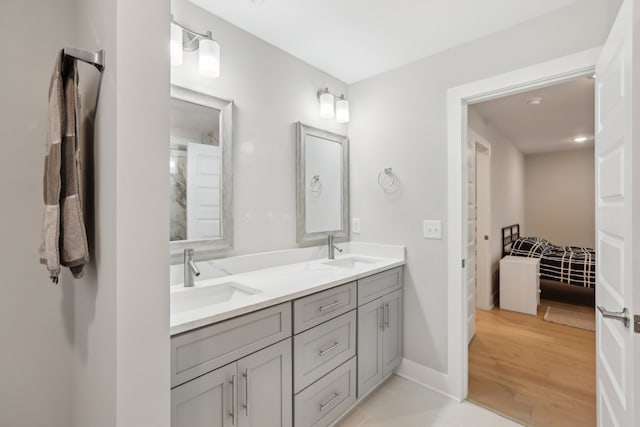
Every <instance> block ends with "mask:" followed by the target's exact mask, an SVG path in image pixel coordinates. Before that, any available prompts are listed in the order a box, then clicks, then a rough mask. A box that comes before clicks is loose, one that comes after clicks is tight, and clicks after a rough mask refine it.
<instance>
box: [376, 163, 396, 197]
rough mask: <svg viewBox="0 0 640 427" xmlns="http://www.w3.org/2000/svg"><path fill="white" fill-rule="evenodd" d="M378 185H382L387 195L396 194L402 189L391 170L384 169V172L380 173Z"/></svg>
mask: <svg viewBox="0 0 640 427" xmlns="http://www.w3.org/2000/svg"><path fill="white" fill-rule="evenodd" d="M378 184H380V186H381V187H382V189H383V190H384V192H385V193H395V192H396V191H398V188H399V187H400V181H399V180H398V177H397V176H396V174H394V173H393V170H392V169H391V168H384V170H382V171H380V173H379V174H378Z"/></svg>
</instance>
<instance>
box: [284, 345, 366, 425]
mask: <svg viewBox="0 0 640 427" xmlns="http://www.w3.org/2000/svg"><path fill="white" fill-rule="evenodd" d="M355 402H356V359H355V357H354V358H352V359H351V360H349V361H348V362H346V363H344V364H343V365H340V366H339V367H338V368H336V369H335V370H333V371H331V372H330V373H329V374H328V375H327V376H325V377H323V378H321V379H320V380H318V381H317V382H315V383H313V384H312V385H311V386H309V388H307V389H306V390H304V391H302V392H301V393H298V394H297V395H296V396H295V397H294V425H295V426H296V427H325V426H328V425H331V423H332V422H333V421H335V420H336V419H338V417H340V415H342V414H343V413H344V412H345V411H346V410H348V409H349V408H350V407H351V406H352V405H353V404H354V403H355Z"/></svg>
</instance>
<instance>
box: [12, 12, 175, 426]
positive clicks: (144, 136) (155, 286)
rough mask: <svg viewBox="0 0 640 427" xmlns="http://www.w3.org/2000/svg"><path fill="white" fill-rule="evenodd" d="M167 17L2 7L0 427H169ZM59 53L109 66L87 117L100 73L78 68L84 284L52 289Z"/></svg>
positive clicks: (64, 282) (69, 282)
mask: <svg viewBox="0 0 640 427" xmlns="http://www.w3.org/2000/svg"><path fill="white" fill-rule="evenodd" d="M143 16H144V31H145V37H139V36H140V20H141V18H142V17H143ZM168 21H169V2H168V1H166V2H160V3H158V2H156V1H151V0H143V1H137V2H128V1H124V0H118V1H116V2H104V1H100V0H60V1H55V2H51V1H46V0H9V1H3V2H2V3H0V33H1V34H2V37H0V40H1V41H0V46H1V47H2V52H3V54H4V55H5V58H6V60H5V61H3V73H2V77H3V78H2V81H1V83H0V87H1V89H2V94H3V96H2V97H0V116H1V117H2V126H0V140H2V141H3V149H4V153H3V155H2V156H0V174H1V175H0V194H2V198H3V200H5V201H6V203H5V204H4V205H3V206H4V208H5V209H3V214H2V221H0V236H2V246H1V247H2V249H1V253H0V260H1V261H0V267H2V268H1V271H2V274H3V279H2V281H1V283H2V292H3V297H2V298H0V342H2V351H0V366H1V368H0V378H1V379H2V380H1V381H0V425H2V426H8V427H9V426H10V427H23V426H24V427H41V426H42V427H44V426H47V427H69V426H77V427H86V426H91V427H101V426H110V427H112V426H115V425H118V426H123V427H124V426H132V427H134V426H135V427H137V426H142V425H153V426H159V427H164V426H167V427H168V426H169V372H168V367H169V347H168V343H169V339H168V328H167V325H168V317H169V308H168V295H167V292H166V288H167V286H168V244H167V242H168V228H167V223H168V204H167V198H166V195H167V194H166V185H164V184H163V185H158V183H159V182H161V183H166V182H167V180H166V173H167V169H168V151H167V149H166V147H167V146H168V134H169V133H168V132H169V131H168V93H169V91H168V88H169V72H168V68H169V64H168V55H167V53H168V49H167V46H168V39H169V34H168V26H167V22H168ZM149 40H156V41H157V43H149ZM65 45H72V46H73V45H76V46H78V47H81V48H86V49H99V48H104V49H105V50H106V61H107V67H106V70H105V72H104V74H103V76H102V79H101V87H100V101H99V102H98V103H97V105H98V109H97V112H95V113H94V112H93V111H92V110H94V109H95V106H96V100H95V94H96V93H97V90H98V82H99V81H100V76H99V74H98V72H97V71H96V70H95V69H94V68H92V67H90V66H87V65H80V81H81V93H82V105H83V109H82V112H81V118H82V122H83V124H82V131H83V135H84V137H85V141H86V142H87V144H85V145H84V146H83V147H82V148H83V150H82V153H83V154H84V155H86V157H87V158H86V159H85V160H86V161H85V163H84V165H83V166H84V168H85V169H86V170H87V171H88V172H89V176H93V177H94V179H92V180H90V181H88V182H87V183H86V186H85V190H86V193H87V195H88V196H89V197H87V198H86V199H85V206H86V207H87V210H88V211H89V213H90V214H89V216H88V218H93V217H95V220H94V221H92V220H89V235H90V246H91V251H92V263H91V265H90V266H89V268H88V270H87V272H86V274H85V276H84V278H83V279H81V280H74V279H72V278H71V277H70V275H69V274H68V272H66V271H65V272H64V273H63V275H62V277H61V280H60V283H59V285H57V286H54V285H52V284H51V283H50V282H49V280H48V274H47V272H46V270H45V268H44V267H42V266H41V265H39V262H38V246H39V237H40V228H41V219H42V209H43V200H42V176H43V168H42V166H43V159H44V154H45V144H44V143H45V138H46V128H47V91H48V86H49V80H50V76H51V72H52V69H53V65H54V61H55V56H56V53H57V52H58V51H59V50H60V49H61V48H62V47H63V46H65ZM142 53H143V54H142ZM148 70H153V72H147V71H148ZM159 70H160V71H159ZM162 70H166V71H162ZM143 76H144V78H142V77H143ZM163 88H164V89H163ZM94 117H95V138H93V137H92V134H93V133H94V132H93V120H94ZM141 165H143V167H144V174H141V173H140V170H141V167H142V166H141ZM141 253H142V254H144V256H140V254H141ZM163 266H165V267H163ZM140 301H152V303H147V304H144V306H141V305H140ZM141 313H144V315H141Z"/></svg>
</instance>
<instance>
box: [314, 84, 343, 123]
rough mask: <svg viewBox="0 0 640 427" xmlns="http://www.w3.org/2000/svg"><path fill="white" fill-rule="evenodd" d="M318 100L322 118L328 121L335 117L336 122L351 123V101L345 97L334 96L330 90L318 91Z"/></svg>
mask: <svg viewBox="0 0 640 427" xmlns="http://www.w3.org/2000/svg"><path fill="white" fill-rule="evenodd" d="M318 100H319V101H320V117H322V118H323V119H327V118H331V117H333V116H334V115H335V116H336V122H338V123H348V122H349V101H348V100H347V98H345V96H344V95H340V96H337V95H334V94H332V93H331V92H329V88H324V89H320V90H319V91H318Z"/></svg>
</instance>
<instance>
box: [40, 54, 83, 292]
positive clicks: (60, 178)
mask: <svg viewBox="0 0 640 427" xmlns="http://www.w3.org/2000/svg"><path fill="white" fill-rule="evenodd" d="M77 119H78V68H77V64H76V62H75V60H74V59H72V58H68V57H66V56H65V55H64V51H60V54H59V55H58V58H57V60H56V66H55V69H54V70H53V75H52V76H51V84H50V85H49V131H48V135H47V154H46V157H45V162H44V164H45V166H44V203H45V208H44V219H43V227H42V240H41V244H40V262H41V263H42V264H45V265H46V266H47V269H48V270H49V275H50V278H51V280H52V281H53V283H58V276H59V275H60V266H61V265H62V266H65V267H69V269H70V270H71V273H72V274H73V277H75V278H80V277H82V274H83V273H84V267H85V265H86V264H87V263H88V262H89V246H88V244H87V232H86V228H85V223H84V215H83V212H82V201H81V200H80V177H81V176H82V174H81V171H80V148H79V145H78V138H77Z"/></svg>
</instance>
